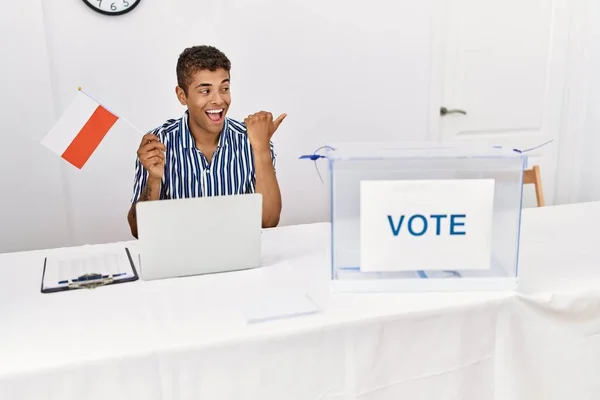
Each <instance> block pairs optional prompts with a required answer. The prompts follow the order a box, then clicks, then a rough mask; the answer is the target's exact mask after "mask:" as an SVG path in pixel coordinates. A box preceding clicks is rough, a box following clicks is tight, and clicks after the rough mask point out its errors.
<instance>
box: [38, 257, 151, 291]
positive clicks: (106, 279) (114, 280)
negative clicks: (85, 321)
mask: <svg viewBox="0 0 600 400" xmlns="http://www.w3.org/2000/svg"><path fill="white" fill-rule="evenodd" d="M122 250H123V251H124V252H125V254H126V256H127V261H128V262H129V265H128V267H129V268H131V274H125V275H130V276H125V277H121V276H118V275H121V274H102V273H97V272H88V273H85V274H82V275H79V276H74V277H72V278H69V279H66V280H64V281H61V282H57V283H56V284H55V285H56V286H50V287H44V281H45V278H46V269H47V267H48V257H44V269H43V272H42V280H41V283H40V291H41V292H42V293H57V292H64V291H69V290H77V289H94V288H97V287H101V286H107V285H115V284H118V283H127V282H133V281H137V280H138V279H139V276H138V272H137V269H136V268H135V264H134V262H133V258H132V257H131V252H130V251H129V249H128V248H127V247H125V248H124V249H122ZM113 253H115V252H113Z"/></svg>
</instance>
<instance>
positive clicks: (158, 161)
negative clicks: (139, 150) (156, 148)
mask: <svg viewBox="0 0 600 400" xmlns="http://www.w3.org/2000/svg"><path fill="white" fill-rule="evenodd" d="M143 165H144V167H146V169H148V168H152V167H154V166H156V165H159V166H164V165H165V160H164V159H162V158H160V157H151V158H149V159H147V160H146V161H144V163H143Z"/></svg>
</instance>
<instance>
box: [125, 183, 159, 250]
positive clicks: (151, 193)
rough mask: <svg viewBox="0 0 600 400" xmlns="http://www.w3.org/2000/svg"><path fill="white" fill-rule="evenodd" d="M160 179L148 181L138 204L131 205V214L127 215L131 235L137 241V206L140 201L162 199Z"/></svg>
mask: <svg viewBox="0 0 600 400" xmlns="http://www.w3.org/2000/svg"><path fill="white" fill-rule="evenodd" d="M160 184H161V181H160V179H152V178H150V179H148V181H147V182H146V185H145V186H144V188H143V189H142V193H141V194H140V197H139V199H138V201H137V202H136V203H133V204H132V205H131V208H130V209H129V213H128V214H127V221H129V228H130V229H131V234H132V235H133V237H135V238H136V239H137V237H138V233H137V215H136V212H135V206H136V204H137V203H139V202H140V201H149V200H158V199H159V198H160Z"/></svg>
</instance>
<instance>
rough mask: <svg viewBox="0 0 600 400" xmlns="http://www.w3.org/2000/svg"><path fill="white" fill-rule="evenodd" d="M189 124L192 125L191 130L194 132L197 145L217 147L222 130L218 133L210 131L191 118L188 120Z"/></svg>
mask: <svg viewBox="0 0 600 400" xmlns="http://www.w3.org/2000/svg"><path fill="white" fill-rule="evenodd" d="M188 126H189V127H190V132H192V136H193V137H194V141H195V142H196V146H197V147H211V146H214V147H216V146H217V145H218V144H219V136H220V135H221V133H220V132H219V133H216V134H215V133H212V132H209V131H207V130H206V129H203V128H202V127H201V126H199V125H197V124H195V123H194V122H193V121H192V119H191V118H190V119H189V120H188Z"/></svg>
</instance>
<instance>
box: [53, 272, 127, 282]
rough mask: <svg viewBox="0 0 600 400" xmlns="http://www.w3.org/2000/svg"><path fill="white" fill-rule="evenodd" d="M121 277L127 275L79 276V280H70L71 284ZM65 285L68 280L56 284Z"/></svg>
mask: <svg viewBox="0 0 600 400" xmlns="http://www.w3.org/2000/svg"><path fill="white" fill-rule="evenodd" d="M123 275H127V274H126V273H125V272H121V273H119V274H113V275H100V274H92V275H90V276H81V277H79V278H75V279H72V280H71V282H85V281H91V280H95V279H107V278H117V277H119V276H123ZM66 283H69V280H62V281H59V282H58V284H59V285H64V284H66Z"/></svg>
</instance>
